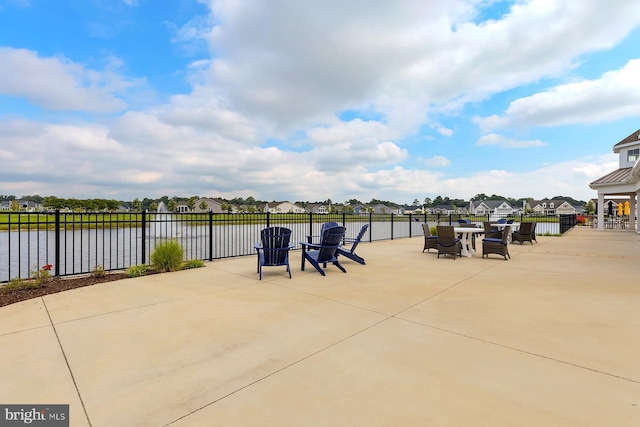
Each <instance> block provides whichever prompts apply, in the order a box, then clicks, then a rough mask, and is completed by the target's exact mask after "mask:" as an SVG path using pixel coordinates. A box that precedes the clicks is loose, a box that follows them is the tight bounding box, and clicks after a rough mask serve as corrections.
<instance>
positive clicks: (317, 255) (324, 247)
mask: <svg viewBox="0 0 640 427" xmlns="http://www.w3.org/2000/svg"><path fill="white" fill-rule="evenodd" d="M345 230H346V229H345V228H344V227H332V228H328V229H326V230H324V233H322V237H321V239H320V243H319V244H317V243H309V242H300V244H301V245H302V267H301V270H302V271H304V264H305V261H309V263H310V264H311V265H313V267H314V268H315V269H316V270H318V272H319V273H320V274H322V275H323V276H325V275H326V274H325V272H324V270H323V269H322V268H323V267H324V268H327V263H332V264H333V265H335V266H336V267H338V268H339V269H340V270H341V271H342V272H343V273H346V272H347V270H345V269H344V267H343V266H342V265H340V262H339V261H338V248H339V247H340V242H341V241H342V239H343V238H344V233H345ZM320 264H322V267H320Z"/></svg>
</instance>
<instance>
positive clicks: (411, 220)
mask: <svg viewBox="0 0 640 427" xmlns="http://www.w3.org/2000/svg"><path fill="white" fill-rule="evenodd" d="M412 226H413V218H411V212H409V238H411V228H413V227H412Z"/></svg>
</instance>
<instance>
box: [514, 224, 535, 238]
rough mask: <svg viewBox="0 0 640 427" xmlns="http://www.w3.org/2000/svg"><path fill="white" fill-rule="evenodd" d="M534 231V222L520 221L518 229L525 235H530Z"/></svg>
mask: <svg viewBox="0 0 640 427" xmlns="http://www.w3.org/2000/svg"><path fill="white" fill-rule="evenodd" d="M532 231H533V222H523V223H520V230H519V231H518V232H519V233H520V234H521V235H523V236H529V235H530V234H531V232H532Z"/></svg>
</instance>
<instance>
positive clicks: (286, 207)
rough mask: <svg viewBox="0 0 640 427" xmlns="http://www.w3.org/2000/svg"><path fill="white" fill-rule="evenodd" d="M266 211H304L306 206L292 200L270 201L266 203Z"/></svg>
mask: <svg viewBox="0 0 640 427" xmlns="http://www.w3.org/2000/svg"><path fill="white" fill-rule="evenodd" d="M264 211H265V212H269V213H304V212H305V211H304V208H303V207H300V206H298V205H296V204H295V203H291V202H269V203H267V204H266V205H265V208H264Z"/></svg>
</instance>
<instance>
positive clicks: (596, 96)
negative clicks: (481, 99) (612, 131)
mask: <svg viewBox="0 0 640 427" xmlns="http://www.w3.org/2000/svg"><path fill="white" fill-rule="evenodd" d="M638 76H640V59H632V60H630V61H629V62H627V63H626V64H625V66H624V67H622V68H621V69H619V70H613V71H609V72H606V73H604V74H603V75H602V76H601V77H600V78H598V79H593V80H582V81H579V82H572V83H567V84H562V85H559V86H556V87H553V88H551V89H549V90H546V91H544V92H540V93H536V94H534V95H531V96H527V97H524V98H519V99H516V100H515V101H513V102H511V104H510V105H509V107H508V108H507V110H506V111H505V114H504V115H503V116H497V115H493V116H490V117H486V118H483V119H478V121H477V122H478V123H479V124H480V126H481V127H482V128H483V129H485V130H490V129H496V128H509V127H521V128H526V127H532V126H556V125H566V124H576V123H599V122H606V121H611V120H619V119H622V118H625V117H638V116H640V79H639V78H638Z"/></svg>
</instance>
